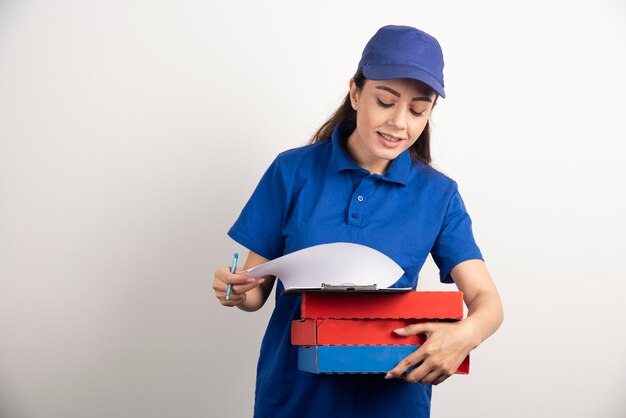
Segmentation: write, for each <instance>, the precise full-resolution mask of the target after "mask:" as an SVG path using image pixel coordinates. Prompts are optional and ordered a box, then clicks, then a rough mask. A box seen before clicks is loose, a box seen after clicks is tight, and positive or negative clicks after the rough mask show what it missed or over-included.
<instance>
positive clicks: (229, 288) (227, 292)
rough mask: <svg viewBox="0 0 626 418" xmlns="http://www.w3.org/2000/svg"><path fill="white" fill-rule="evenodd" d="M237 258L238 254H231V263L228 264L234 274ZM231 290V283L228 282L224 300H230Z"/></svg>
mask: <svg viewBox="0 0 626 418" xmlns="http://www.w3.org/2000/svg"><path fill="white" fill-rule="evenodd" d="M237 260H239V254H237V253H235V255H234V256H233V264H232V265H231V266H230V272H231V273H233V274H235V271H237ZM232 291H233V285H232V283H228V287H227V288H226V300H230V292H232Z"/></svg>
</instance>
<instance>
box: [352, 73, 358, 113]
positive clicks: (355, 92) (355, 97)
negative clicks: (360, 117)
mask: <svg viewBox="0 0 626 418" xmlns="http://www.w3.org/2000/svg"><path fill="white" fill-rule="evenodd" d="M350 102H352V108H353V109H354V110H356V109H357V107H358V103H359V89H357V87H356V83H355V82H354V79H351V80H350Z"/></svg>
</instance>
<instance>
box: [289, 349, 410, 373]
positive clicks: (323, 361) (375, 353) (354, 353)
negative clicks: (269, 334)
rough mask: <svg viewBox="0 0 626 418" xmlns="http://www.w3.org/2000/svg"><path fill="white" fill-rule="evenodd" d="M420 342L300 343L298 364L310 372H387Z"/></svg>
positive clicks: (303, 369) (301, 368) (300, 367)
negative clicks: (388, 343) (378, 343)
mask: <svg viewBox="0 0 626 418" xmlns="http://www.w3.org/2000/svg"><path fill="white" fill-rule="evenodd" d="M418 348H419V346H418V345H326V346H319V345H311V346H298V368H299V369H300V370H302V371H305V372H310V373H317V374H320V373H387V372H388V371H389V370H391V369H393V368H394V367H395V366H396V365H397V364H398V363H399V362H400V360H402V359H403V358H405V357H406V356H408V355H409V354H411V353H412V352H414V351H415V350H417V349H418Z"/></svg>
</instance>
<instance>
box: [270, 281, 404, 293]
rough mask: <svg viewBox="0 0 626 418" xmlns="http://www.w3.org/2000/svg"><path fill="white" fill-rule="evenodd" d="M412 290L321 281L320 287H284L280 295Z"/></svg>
mask: <svg viewBox="0 0 626 418" xmlns="http://www.w3.org/2000/svg"><path fill="white" fill-rule="evenodd" d="M411 290H413V289H412V288H410V287H385V288H381V289H379V288H378V285H376V284H370V285H358V284H353V283H344V284H339V285H334V284H328V283H322V284H321V286H320V287H292V288H289V289H285V290H284V291H283V293H281V294H282V295H299V294H301V293H304V292H320V293H381V294H384V293H406V292H410V291H411Z"/></svg>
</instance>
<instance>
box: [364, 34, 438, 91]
mask: <svg viewBox="0 0 626 418" xmlns="http://www.w3.org/2000/svg"><path fill="white" fill-rule="evenodd" d="M358 69H362V70H363V74H364V75H365V78H367V79H370V80H389V79H392V78H413V79H415V80H419V81H421V82H423V83H425V84H426V85H428V86H430V87H431V88H432V89H433V90H435V91H436V92H437V94H438V95H439V96H441V97H444V98H445V97H446V94H445V92H444V89H443V52H441V46H440V45H439V42H437V40H436V39H435V38H434V37H432V36H430V35H429V34H427V33H426V32H423V31H421V30H419V29H416V28H412V27H410V26H396V25H389V26H383V27H382V28H380V29H378V31H377V32H376V34H375V35H374V36H373V37H372V39H370V40H369V42H368V43H367V45H365V49H364V50H363V55H362V56H361V61H359V67H358Z"/></svg>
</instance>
